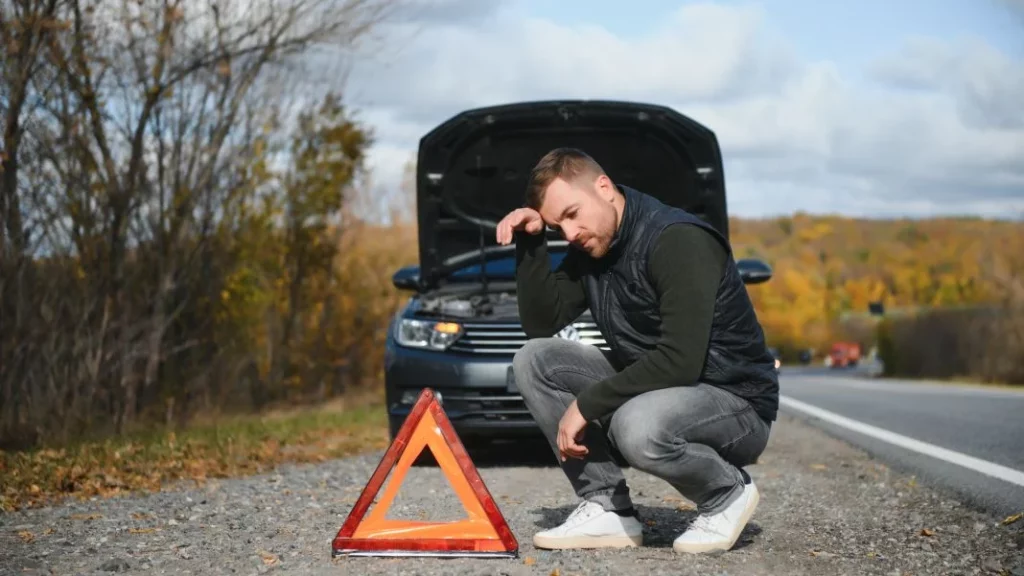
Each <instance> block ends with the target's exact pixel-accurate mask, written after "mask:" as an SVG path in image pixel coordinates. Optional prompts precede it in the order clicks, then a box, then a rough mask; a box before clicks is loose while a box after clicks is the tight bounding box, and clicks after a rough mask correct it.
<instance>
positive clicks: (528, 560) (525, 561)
mask: <svg viewBox="0 0 1024 576" xmlns="http://www.w3.org/2000/svg"><path fill="white" fill-rule="evenodd" d="M536 563H537V560H535V559H534V557H533V556H527V557H526V558H524V559H523V564H526V565H527V566H533V565H534V564H536Z"/></svg>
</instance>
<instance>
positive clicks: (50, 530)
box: [43, 527, 57, 536]
mask: <svg viewBox="0 0 1024 576" xmlns="http://www.w3.org/2000/svg"><path fill="white" fill-rule="evenodd" d="M56 531H57V530H55V529H54V528H52V527H51V528H47V529H46V530H43V536H49V535H50V534H53V533H54V532H56Z"/></svg>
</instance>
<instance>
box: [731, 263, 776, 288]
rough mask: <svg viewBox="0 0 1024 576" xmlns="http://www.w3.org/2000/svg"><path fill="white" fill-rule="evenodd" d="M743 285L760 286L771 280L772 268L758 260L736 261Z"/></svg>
mask: <svg viewBox="0 0 1024 576" xmlns="http://www.w3.org/2000/svg"><path fill="white" fill-rule="evenodd" d="M736 267H737V268H738V269H739V271H740V278H742V279H743V283H744V284H760V283H762V282H767V281H768V280H771V278H772V267H771V266H769V265H768V263H767V262H765V261H764V260H761V259H760V258H742V259H740V260H737V261H736Z"/></svg>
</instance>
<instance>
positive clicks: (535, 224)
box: [496, 208, 544, 246]
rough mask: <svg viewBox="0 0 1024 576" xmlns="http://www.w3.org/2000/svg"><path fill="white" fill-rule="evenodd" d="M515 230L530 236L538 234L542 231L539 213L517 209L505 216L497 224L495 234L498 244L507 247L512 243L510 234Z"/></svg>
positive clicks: (542, 225) (528, 209) (529, 209)
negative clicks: (527, 233) (523, 231)
mask: <svg viewBox="0 0 1024 576" xmlns="http://www.w3.org/2000/svg"><path fill="white" fill-rule="evenodd" d="M516 230H525V231H527V232H529V233H530V234H540V233H541V231H542V230H544V220H542V219H541V217H540V212H537V211H536V210H534V209H533V208H517V209H516V210H513V211H511V212H509V213H508V214H506V215H505V217H504V218H502V219H501V222H498V230H497V232H496V236H497V240H498V244H501V245H502V246H507V245H508V244H509V243H510V242H512V233H513V232H515V231H516Z"/></svg>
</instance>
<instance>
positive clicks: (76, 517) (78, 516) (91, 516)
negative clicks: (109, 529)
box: [71, 513, 103, 520]
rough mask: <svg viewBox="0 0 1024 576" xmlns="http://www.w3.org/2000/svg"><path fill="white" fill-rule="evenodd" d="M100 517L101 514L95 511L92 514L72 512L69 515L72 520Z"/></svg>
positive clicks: (101, 516)
mask: <svg viewBox="0 0 1024 576" xmlns="http://www.w3.org/2000/svg"><path fill="white" fill-rule="evenodd" d="M100 518H103V515H102V514H95V513H93V514H72V515H71V519H72V520H99V519H100Z"/></svg>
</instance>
